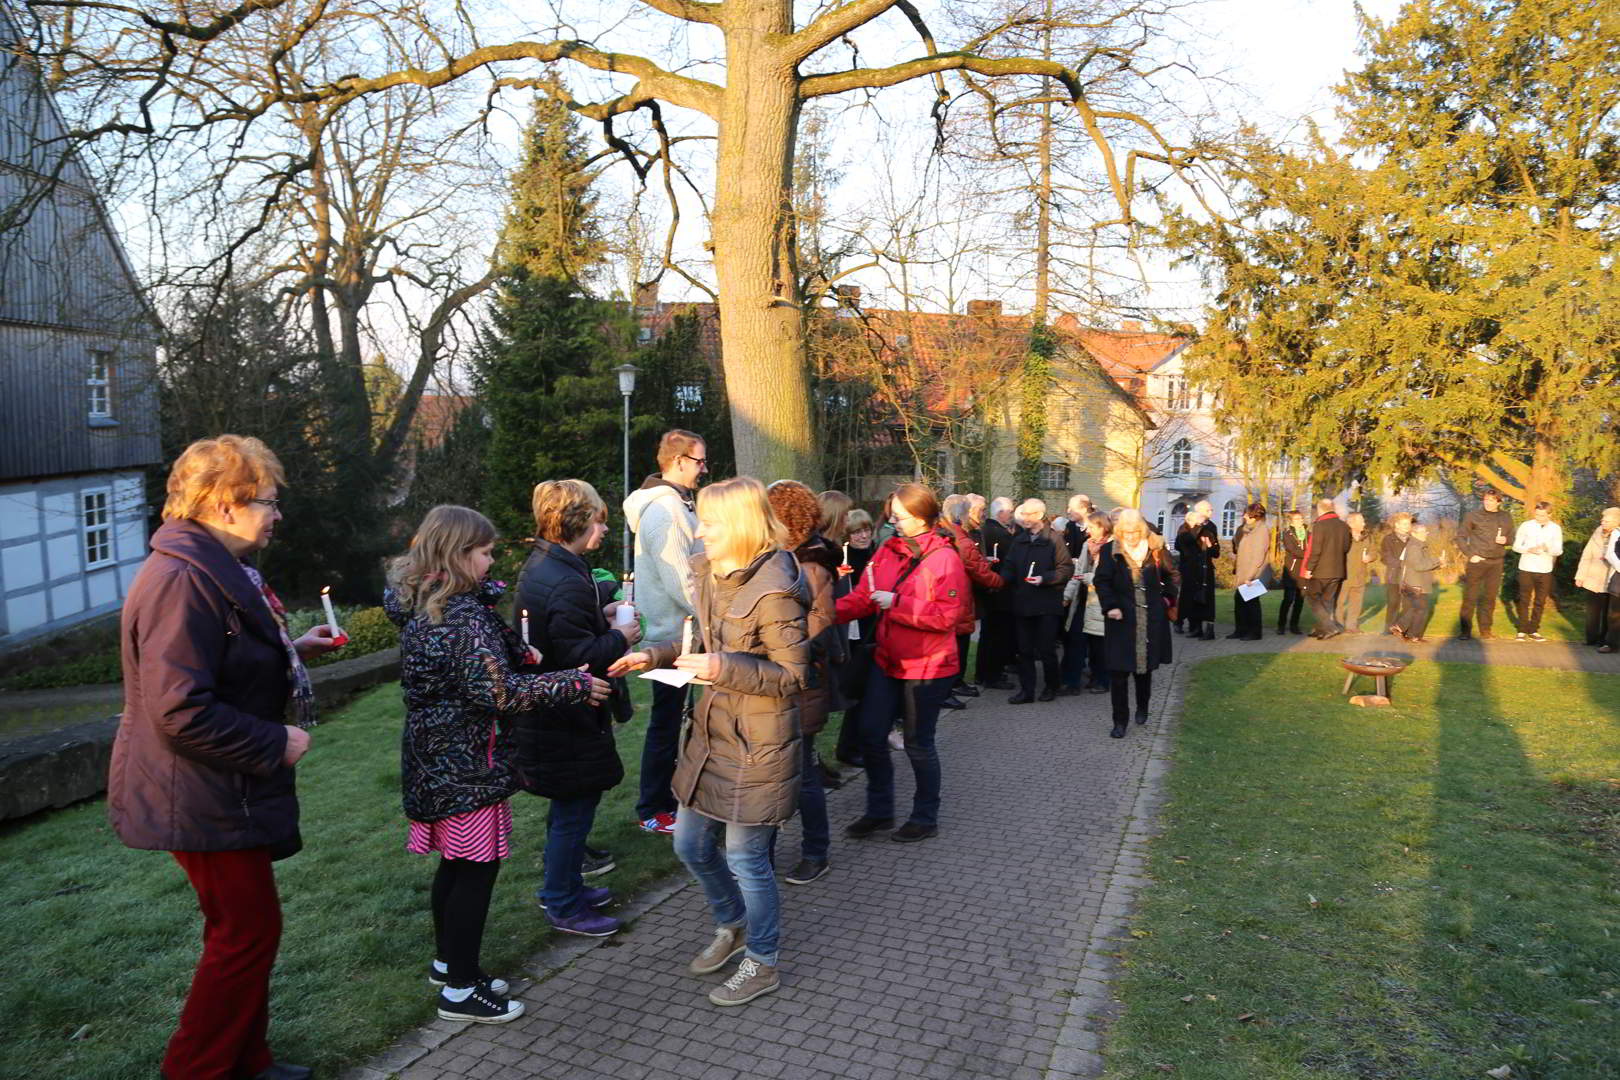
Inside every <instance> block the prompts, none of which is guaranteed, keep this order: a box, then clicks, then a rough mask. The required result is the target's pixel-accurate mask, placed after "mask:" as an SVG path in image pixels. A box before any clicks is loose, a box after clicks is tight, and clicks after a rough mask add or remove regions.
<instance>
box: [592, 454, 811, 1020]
mask: <svg viewBox="0 0 1620 1080" xmlns="http://www.w3.org/2000/svg"><path fill="white" fill-rule="evenodd" d="M697 516H698V536H699V537H700V538H701V539H702V540H703V546H704V551H705V554H701V555H697V556H694V557H693V559H692V585H693V593H694V596H695V598H696V600H697V627H696V633H695V635H692V636H691V640H690V641H687V640H686V638H687V636H688V635H686V634H684V633H683V635H682V637H683V641H682V642H680V643H676V642H666V643H662V644H657V645H654V646H652V647H651V648H648V649H647V650H645V651H643V652H636V653H631V654H630V655H628V656H626V657H624V658H623V659H622V660H620V661H619V662H618V663H616V664H615V665H614V666H613V667H612V668H610V669H609V671H608V675H609V677H610V678H611V677H613V676H616V675H620V674H623V673H624V672H627V671H633V670H636V669H638V668H643V667H649V666H650V667H665V666H669V665H671V664H673V666H674V667H675V668H676V670H678V671H681V672H689V673H690V674H691V675H692V676H693V677H694V679H695V680H696V681H698V682H699V683H701V684H702V685H704V686H706V687H707V689H706V690H705V692H704V694H703V697H702V698H701V699H700V700H699V701H698V704H697V709H696V710H695V713H694V715H693V717H692V720H691V722H690V723H689V724H688V725H687V727H686V730H685V731H684V733H683V734H682V736H681V750H680V760H679V762H678V763H677V764H676V766H675V779H674V782H673V784H672V787H673V789H674V792H675V798H676V800H677V801H678V802H679V804H680V809H679V810H678V811H677V813H676V817H675V854H676V855H677V856H679V857H680V860H681V861H682V862H683V863H685V864H686V868H687V869H688V870H690V871H691V872H692V874H693V876H694V877H696V878H697V880H698V882H699V884H701V885H702V886H703V891H704V893H705V894H707V896H708V899H709V905H710V907H711V909H712V910H713V912H714V917H715V922H716V923H717V924H718V928H717V929H716V931H715V936H714V940H713V941H711V942H710V943H709V945H708V947H707V948H705V949H704V950H703V951H702V952H701V953H699V954H698V956H697V957H696V959H694V960H693V961H692V963H691V965H690V970H691V971H692V972H693V973H694V974H697V975H706V974H709V973H710V972H714V971H719V970H720V969H721V968H722V967H724V966H725V965H726V964H727V963H729V962H730V961H731V960H732V958H733V957H735V956H737V955H738V954H739V953H746V955H744V957H743V960H742V963H741V964H740V965H739V966H738V968H737V970H736V972H735V973H734V974H733V975H732V976H731V977H730V978H729V979H727V980H726V981H725V982H724V983H723V984H721V985H720V986H719V987H717V988H716V989H715V990H714V992H713V993H711V994H710V995H709V1000H710V1001H712V1002H713V1003H714V1004H716V1005H743V1004H746V1003H748V1002H750V1001H752V1000H754V999H755V998H757V997H759V996H760V995H761V994H768V993H770V992H771V991H773V990H775V989H776V988H777V986H778V985H779V982H778V979H777V972H776V962H777V948H778V940H779V937H780V898H779V896H778V890H777V886H776V876H775V873H774V870H773V868H772V866H771V860H770V850H771V841H772V840H773V839H774V837H775V835H776V828H777V826H778V825H780V824H782V823H783V822H784V821H787V820H789V819H790V818H792V817H793V814H794V812H795V810H796V809H797V808H798V795H799V770H800V764H801V761H802V756H803V747H802V745H801V730H800V721H799V694H800V692H801V691H803V690H804V689H805V687H806V685H807V684H808V682H809V679H810V669H811V663H810V638H809V632H808V626H807V616H808V612H809V609H810V590H809V587H808V585H807V584H806V582H805V578H804V573H803V572H802V571H801V570H800V569H799V564H798V562H797V561H796V560H795V559H794V557H793V556H792V555H791V554H790V553H788V552H787V551H784V550H783V544H784V543H785V541H786V539H787V538H786V535H785V530H784V529H783V528H782V525H781V523H780V522H779V521H778V520H777V519H776V516H775V514H773V513H772V512H771V506H770V502H769V501H768V499H767V498H766V494H765V488H764V486H763V485H762V484H760V482H759V481H758V480H755V479H753V478H752V477H747V476H740V477H737V478H736V479H733V480H726V481H724V482H722V483H718V484H714V485H712V486H710V487H707V488H704V489H703V491H702V492H700V493H699V495H698V503H697Z"/></svg>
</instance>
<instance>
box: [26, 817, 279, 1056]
mask: <svg viewBox="0 0 1620 1080" xmlns="http://www.w3.org/2000/svg"><path fill="white" fill-rule="evenodd" d="M173 855H174V861H175V862H177V863H179V864H180V868H181V869H182V870H184V871H185V872H186V877H187V878H189V879H190V880H191V887H192V888H193V889H195V890H197V903H198V905H199V906H200V907H201V908H202V915H203V950H202V959H200V960H198V961H197V972H196V974H195V975H193V976H192V978H191V992H190V993H189V994H187V995H186V1004H185V1008H183V1009H182V1010H181V1011H180V1026H179V1027H178V1028H176V1029H175V1032H174V1035H173V1037H171V1038H170V1039H169V1049H168V1052H167V1053H166V1054H165V1055H164V1057H163V1075H164V1076H165V1077H166V1078H167V1080H233V1078H235V1077H238V1076H255V1075H257V1074H259V1073H261V1072H263V1071H264V1070H266V1069H268V1068H269V1067H270V1066H271V1064H272V1059H271V1056H270V1045H269V1043H267V1042H266V1041H265V1032H266V1031H267V1030H268V1029H269V1026H270V969H271V968H272V967H273V966H274V965H275V962H276V950H277V949H278V948H279V947H280V945H281V899H280V897H278V896H277V895H276V878H275V873H274V872H273V871H272V870H271V868H270V852H269V851H268V850H267V849H265V848H250V849H247V850H245V851H176V852H173ZM44 977H45V978H49V975H48V974H46V975H45V976H44Z"/></svg>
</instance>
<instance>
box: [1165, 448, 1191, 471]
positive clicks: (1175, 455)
mask: <svg viewBox="0 0 1620 1080" xmlns="http://www.w3.org/2000/svg"><path fill="white" fill-rule="evenodd" d="M1170 471H1171V472H1172V473H1174V474H1175V475H1177V476H1186V475H1187V474H1188V473H1190V472H1192V440H1191V439H1177V440H1176V441H1175V444H1174V445H1173V446H1171V447H1170Z"/></svg>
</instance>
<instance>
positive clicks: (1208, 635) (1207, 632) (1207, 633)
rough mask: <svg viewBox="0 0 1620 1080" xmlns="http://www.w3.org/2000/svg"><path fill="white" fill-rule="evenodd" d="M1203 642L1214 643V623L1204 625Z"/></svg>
mask: <svg viewBox="0 0 1620 1080" xmlns="http://www.w3.org/2000/svg"><path fill="white" fill-rule="evenodd" d="M1204 640H1205V641H1214V640H1215V624H1214V623H1212V622H1208V623H1205V624H1204Z"/></svg>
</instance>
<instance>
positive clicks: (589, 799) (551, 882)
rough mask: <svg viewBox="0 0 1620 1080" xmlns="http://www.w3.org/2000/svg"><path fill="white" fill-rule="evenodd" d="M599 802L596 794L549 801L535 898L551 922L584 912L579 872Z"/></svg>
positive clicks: (581, 880) (599, 794)
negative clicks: (541, 872)
mask: <svg viewBox="0 0 1620 1080" xmlns="http://www.w3.org/2000/svg"><path fill="white" fill-rule="evenodd" d="M601 801H602V793H601V792H599V791H598V792H596V793H594V794H591V795H580V796H578V797H576V798H572V799H552V800H551V813H550V814H549V815H547V817H546V876H545V881H544V882H543V883H542V884H541V886H540V890H539V897H540V902H541V903H542V904H544V905H545V906H546V911H547V912H548V913H549V914H550V915H551V916H552V917H553V918H557V919H568V918H572V917H573V916H575V915H578V914H579V913H580V912H581V911H583V910H584V908H585V879H584V878H583V877H581V876H580V873H579V871H580V867H581V866H582V865H584V862H585V838H586V837H587V836H589V835H590V832H591V823H592V822H594V821H595V820H596V804H597V803H599V802H601Z"/></svg>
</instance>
